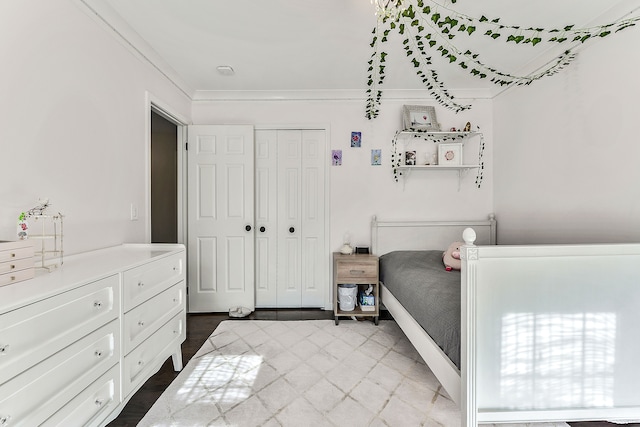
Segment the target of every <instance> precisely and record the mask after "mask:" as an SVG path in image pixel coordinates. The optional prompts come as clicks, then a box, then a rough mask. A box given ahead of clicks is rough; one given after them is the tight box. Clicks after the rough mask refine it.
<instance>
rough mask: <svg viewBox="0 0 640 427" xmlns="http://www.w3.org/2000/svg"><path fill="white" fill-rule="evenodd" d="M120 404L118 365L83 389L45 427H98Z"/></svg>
mask: <svg viewBox="0 0 640 427" xmlns="http://www.w3.org/2000/svg"><path fill="white" fill-rule="evenodd" d="M119 404H120V365H116V366H114V367H113V368H111V369H110V370H109V371H108V372H107V373H106V374H104V375H103V376H101V377H100V378H98V379H97V380H96V381H95V382H94V383H93V384H91V385H90V386H89V387H87V388H86V389H84V390H83V391H82V392H81V393H80V394H78V395H77V396H76V397H75V398H73V400H71V401H70V402H69V403H67V404H66V405H65V407H64V408H62V409H61V410H60V411H58V412H56V413H55V415H54V416H53V417H51V418H49V419H48V420H47V421H46V423H45V424H44V425H45V426H83V427H86V426H98V425H102V424H103V421H104V420H105V419H106V417H107V416H109V414H110V413H111V412H112V411H113V410H114V409H115V408H116V407H117V406H118V405H119Z"/></svg>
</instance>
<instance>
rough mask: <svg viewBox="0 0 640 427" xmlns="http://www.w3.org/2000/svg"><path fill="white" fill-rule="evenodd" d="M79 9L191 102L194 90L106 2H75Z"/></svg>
mask: <svg viewBox="0 0 640 427" xmlns="http://www.w3.org/2000/svg"><path fill="white" fill-rule="evenodd" d="M74 2H75V3H76V4H77V5H78V7H79V8H80V9H81V10H82V11H83V12H84V13H85V14H87V15H88V16H89V17H90V18H91V19H93V20H94V21H95V22H97V23H98V24H99V25H100V26H101V27H102V28H103V29H105V30H106V31H107V32H108V33H109V34H111V35H112V36H113V37H114V38H115V39H116V40H118V41H119V42H120V43H121V44H122V45H123V46H124V47H125V48H126V49H127V50H129V52H131V53H132V54H133V55H134V56H135V57H137V58H138V59H139V60H140V61H141V62H143V63H145V64H147V65H149V66H151V68H153V69H154V70H155V71H157V72H158V73H160V74H161V75H162V76H163V77H164V78H166V79H167V80H168V81H169V82H170V83H171V84H172V85H173V86H175V87H176V88H177V89H178V90H179V91H180V92H181V93H182V94H184V95H185V96H186V97H187V98H189V99H190V100H191V99H192V97H193V93H194V90H193V88H191V87H190V86H189V85H188V84H187V83H185V82H184V80H183V79H182V78H181V77H180V75H179V74H178V73H177V72H176V71H175V70H174V69H173V68H172V67H171V66H170V65H169V64H168V63H167V62H166V61H165V60H164V59H163V58H162V57H161V56H160V55H159V54H158V53H157V52H156V51H155V50H154V49H153V48H152V47H151V45H149V44H148V43H147V42H146V41H145V40H144V39H143V38H142V37H140V35H139V34H138V33H137V32H136V31H135V30H133V29H132V28H131V26H130V25H129V24H128V23H127V22H126V21H125V20H124V19H122V17H121V16H120V15H119V14H118V13H117V12H116V11H115V10H113V8H111V7H110V6H109V5H108V4H107V3H106V2H103V1H99V0H74Z"/></svg>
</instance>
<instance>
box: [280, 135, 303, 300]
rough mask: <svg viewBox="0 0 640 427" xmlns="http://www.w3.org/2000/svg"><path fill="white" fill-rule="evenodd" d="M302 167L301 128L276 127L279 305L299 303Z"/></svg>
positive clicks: (300, 295)
mask: <svg viewBox="0 0 640 427" xmlns="http://www.w3.org/2000/svg"><path fill="white" fill-rule="evenodd" d="M301 168H302V132H301V131H299V130H281V131H278V195H277V200H278V229H277V239H278V257H277V264H278V267H277V270H278V271H277V277H276V280H277V301H278V307H301V306H302V279H301V272H300V269H301V262H302V261H301V256H302V254H301V248H302V244H301V238H302V231H303V230H301V228H302V221H301V211H302V202H301V198H302V182H301V181H302V180H301V177H302V173H301ZM305 198H306V195H305Z"/></svg>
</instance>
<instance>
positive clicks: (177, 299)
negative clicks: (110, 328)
mask: <svg viewBox="0 0 640 427" xmlns="http://www.w3.org/2000/svg"><path fill="white" fill-rule="evenodd" d="M184 294H185V289H184V282H179V283H177V284H176V285H174V286H173V287H171V288H169V289H167V290H166V291H164V292H162V293H160V294H158V295H156V296H155V297H153V298H151V299H150V300H149V301H147V302H145V303H144V304H140V305H139V306H137V307H136V308H134V309H133V310H131V311H129V312H128V313H126V314H125V315H124V340H123V341H124V352H125V354H127V353H129V352H130V351H131V350H133V349H134V348H136V347H137V346H138V345H140V343H141V342H142V341H144V340H146V339H147V338H149V336H150V335H151V334H153V333H154V332H155V331H156V330H157V329H158V328H159V327H160V326H162V325H164V324H165V323H167V321H169V319H171V318H172V317H173V316H175V315H176V314H178V313H179V312H181V311H185V310H186V307H185V305H186V304H185V295H184Z"/></svg>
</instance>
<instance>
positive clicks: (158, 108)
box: [144, 91, 189, 244]
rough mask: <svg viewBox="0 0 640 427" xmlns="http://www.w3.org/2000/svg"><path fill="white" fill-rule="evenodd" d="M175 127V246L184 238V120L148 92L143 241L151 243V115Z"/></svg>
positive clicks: (185, 200) (185, 171) (185, 168)
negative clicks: (154, 114)
mask: <svg viewBox="0 0 640 427" xmlns="http://www.w3.org/2000/svg"><path fill="white" fill-rule="evenodd" d="M152 111H153V112H154V113H156V114H158V115H160V116H162V117H163V118H164V119H166V120H168V121H170V122H171V123H173V124H174V125H176V126H177V128H178V129H177V140H176V145H177V147H176V148H177V154H178V173H177V175H178V176H177V177H176V178H177V180H178V182H177V188H178V194H177V197H178V200H177V207H178V219H177V221H178V224H177V226H178V243H182V244H186V236H187V216H186V214H187V175H186V174H187V156H186V155H185V143H186V141H187V125H188V123H189V121H188V119H187V118H186V117H184V116H182V115H181V114H178V113H176V112H174V111H173V109H172V108H171V107H170V106H169V105H168V104H166V103H164V102H163V101H162V100H160V99H159V98H157V97H156V96H155V95H153V94H152V93H150V92H148V91H147V92H145V189H144V191H145V206H144V212H146V213H147V215H146V216H145V218H146V223H145V230H144V234H145V242H147V243H151V112H152Z"/></svg>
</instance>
